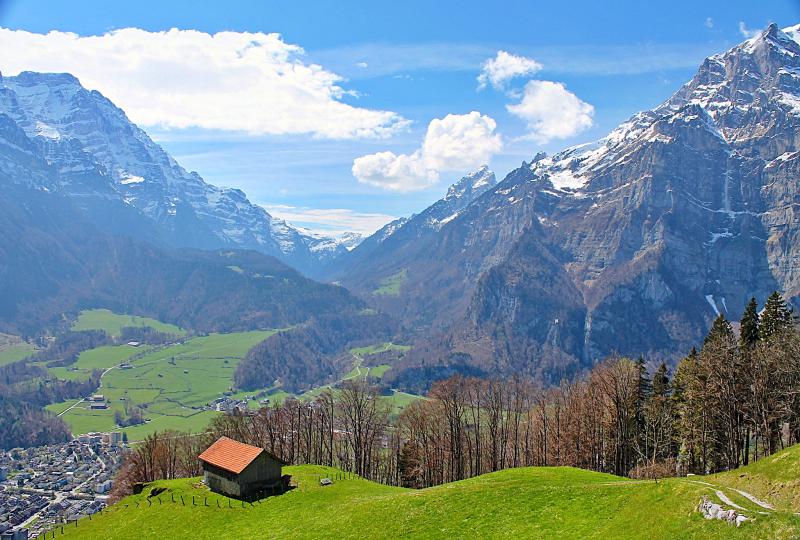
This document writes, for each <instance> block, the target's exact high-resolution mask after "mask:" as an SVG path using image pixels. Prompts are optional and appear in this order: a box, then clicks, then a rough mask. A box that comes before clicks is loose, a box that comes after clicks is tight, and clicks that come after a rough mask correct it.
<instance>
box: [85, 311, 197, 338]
mask: <svg viewBox="0 0 800 540" xmlns="http://www.w3.org/2000/svg"><path fill="white" fill-rule="evenodd" d="M125 327H135V328H144V327H149V328H152V329H154V330H156V331H158V332H164V333H165V334H175V335H179V336H183V335H185V334H186V332H185V331H184V330H182V329H180V328H178V327H177V326H175V325H174V324H167V323H163V322H161V321H157V320H155V319H151V318H149V317H138V316H136V315H119V314H117V313H113V312H112V311H109V310H107V309H90V310H86V311H81V313H80V315H78V319H77V320H76V321H75V323H73V325H72V329H73V330H75V331H80V330H103V331H105V332H106V333H107V334H108V335H110V336H113V337H118V336H119V335H120V333H121V332H122V329H123V328H125Z"/></svg>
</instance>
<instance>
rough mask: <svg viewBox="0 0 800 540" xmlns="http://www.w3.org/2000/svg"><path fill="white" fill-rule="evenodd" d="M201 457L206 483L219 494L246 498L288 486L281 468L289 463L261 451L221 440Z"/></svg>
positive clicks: (235, 442)
mask: <svg viewBox="0 0 800 540" xmlns="http://www.w3.org/2000/svg"><path fill="white" fill-rule="evenodd" d="M198 458H199V459H200V461H201V462H202V463H203V477H204V478H203V481H204V482H205V484H206V485H207V486H208V487H209V489H211V491H214V492H216V493H221V494H223V495H227V496H229V497H236V498H240V499H245V498H250V497H252V496H254V495H257V494H258V493H260V492H263V491H267V490H271V489H273V490H274V489H275V488H278V487H285V483H286V482H285V480H284V479H283V478H282V475H281V467H282V466H283V465H286V462H284V461H283V460H281V459H280V458H278V457H276V456H273V455H272V454H270V453H269V452H267V451H266V450H264V449H262V448H258V447H256V446H250V445H249V444H244V443H240V442H239V441H234V440H233V439H229V438H228V437H221V438H220V439H219V440H218V441H217V442H215V443H214V444H212V445H211V446H209V447H208V448H207V449H206V451H205V452H203V453H202V454H200V455H199V456H198Z"/></svg>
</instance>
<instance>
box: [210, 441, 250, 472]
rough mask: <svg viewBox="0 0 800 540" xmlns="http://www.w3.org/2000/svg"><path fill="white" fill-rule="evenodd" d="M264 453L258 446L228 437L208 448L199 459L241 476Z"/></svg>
mask: <svg viewBox="0 0 800 540" xmlns="http://www.w3.org/2000/svg"><path fill="white" fill-rule="evenodd" d="M263 451H264V450H262V449H261V448H258V447H257V446H250V445H249V444H244V443H240V442H239V441H234V440H233V439H229V438H228V437H220V438H219V440H218V441H217V442H215V443H214V444H212V445H211V446H209V447H208V448H206V451H205V452H203V453H202V454H200V455H199V456H197V457H198V458H199V459H200V460H201V461H205V462H206V463H208V464H210V465H214V466H216V467H219V468H220V469H225V470H226V471H229V472H232V473H234V474H239V473H240V472H242V471H243V470H245V468H246V467H247V466H248V465H250V464H251V463H252V462H253V460H254V459H256V458H257V457H258V456H259V455H260V454H261V452H263Z"/></svg>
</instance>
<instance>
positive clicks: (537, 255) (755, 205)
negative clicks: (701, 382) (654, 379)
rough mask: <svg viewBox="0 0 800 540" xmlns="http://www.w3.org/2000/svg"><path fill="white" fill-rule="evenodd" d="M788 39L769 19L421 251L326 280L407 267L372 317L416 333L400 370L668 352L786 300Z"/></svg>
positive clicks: (790, 262)
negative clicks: (395, 318)
mask: <svg viewBox="0 0 800 540" xmlns="http://www.w3.org/2000/svg"><path fill="white" fill-rule="evenodd" d="M798 39H800V32H799V31H798V27H794V28H789V29H786V30H780V29H778V28H777V27H775V26H774V25H773V26H770V27H769V28H768V29H766V30H765V31H764V32H762V33H761V34H760V35H759V36H756V37H755V38H753V39H750V40H748V41H746V42H744V43H742V44H740V45H738V46H737V47H734V48H733V49H731V50H730V51H728V52H726V53H724V54H721V55H717V56H713V57H711V58H708V59H707V60H706V61H705V62H704V63H703V65H702V66H701V68H700V69H699V71H698V73H697V75H696V76H695V77H694V78H693V79H692V80H691V81H689V82H688V83H687V84H686V85H685V86H684V87H683V88H681V89H680V90H679V91H678V92H677V93H676V94H675V95H674V96H673V97H672V98H671V99H669V100H668V101H667V102H666V103H664V104H663V105H661V106H660V107H657V108H656V109H654V110H651V111H645V112H642V113H639V114H637V115H635V116H634V117H632V118H631V119H630V120H629V121H627V122H625V123H623V124H622V125H621V126H619V127H618V128H617V129H615V130H614V131H613V132H612V133H610V134H609V135H608V136H607V137H606V138H604V139H602V140H600V141H597V142H595V143H592V144H588V145H583V146H579V147H575V148H570V149H567V150H565V151H563V152H560V153H558V154H556V155H554V156H545V155H537V156H536V157H535V158H534V159H533V161H532V162H531V163H523V164H522V167H520V168H519V169H517V170H515V171H513V172H512V173H511V174H509V175H508V176H507V177H506V178H505V179H504V180H503V181H502V182H501V183H499V184H498V185H497V186H495V187H493V188H492V189H491V190H489V191H487V192H486V193H485V194H483V195H482V196H480V197H478V198H477V199H476V200H474V201H472V202H471V203H470V204H469V205H468V206H466V208H464V209H462V210H461V211H460V212H459V213H458V215H456V216H455V217H453V218H452V219H451V220H449V221H448V222H447V223H445V224H443V225H442V226H441V227H439V229H438V230H437V231H436V233H435V234H433V235H431V236H430V237H427V238H426V239H425V241H424V246H423V247H422V248H421V249H420V248H410V247H409V246H408V243H404V244H402V245H399V246H395V247H394V251H393V252H392V253H387V254H385V255H383V256H382V258H381V259H379V261H376V262H375V263H372V262H367V263H366V266H362V267H361V268H360V269H359V270H358V271H355V272H353V273H351V274H349V275H347V276H346V277H345V278H344V279H343V280H342V281H343V283H344V284H345V285H347V286H350V287H352V288H354V289H355V290H358V291H360V292H362V293H363V294H368V292H369V290H370V287H372V286H373V285H374V283H375V282H376V281H378V280H380V279H381V278H383V277H385V276H387V275H390V274H392V273H393V272H396V271H397V270H398V268H399V267H403V268H406V269H407V273H406V281H405V282H404V284H403V286H402V288H401V294H400V295H399V297H398V298H396V299H394V302H393V303H391V304H387V305H385V306H384V307H386V308H387V309H393V310H394V311H395V313H398V314H400V315H402V316H403V317H404V318H405V319H406V320H407V321H408V326H409V327H419V326H421V325H423V326H425V327H426V328H431V330H430V331H429V332H428V335H427V336H425V337H422V336H419V335H418V341H419V344H418V347H417V349H416V351H417V352H416V353H412V354H409V355H407V356H406V358H405V360H404V362H405V363H406V365H405V368H406V370H407V371H409V370H414V369H416V368H418V367H419V366H420V365H423V364H424V365H427V366H430V365H431V363H434V364H435V363H449V364H463V365H464V366H466V367H469V368H470V369H471V368H474V367H476V366H477V367H481V368H483V369H487V370H490V371H491V370H495V371H496V370H500V371H505V372H520V371H522V372H528V373H532V374H539V375H542V376H543V377H545V378H549V379H550V380H557V379H558V378H559V377H561V376H564V375H566V374H570V373H574V372H575V371H579V370H581V369H583V368H586V367H589V366H591V364H592V363H593V362H595V361H597V360H598V359H601V358H602V357H604V356H606V355H608V354H611V353H613V352H619V353H622V354H636V355H638V354H649V355H651V356H652V357H655V358H658V357H663V358H675V357H677V356H678V355H681V354H683V353H685V352H686V351H687V350H688V349H689V348H690V347H691V346H692V345H695V344H698V343H699V342H700V341H701V339H702V336H703V335H704V334H705V332H706V330H707V329H708V326H709V324H710V322H711V320H712V319H713V317H714V316H716V314H717V313H724V314H726V315H727V316H729V317H730V318H732V319H736V318H738V317H739V316H740V314H741V310H742V308H743V306H744V304H745V302H746V300H747V299H749V297H750V296H753V295H754V296H756V297H757V298H758V299H759V300H760V301H763V300H764V299H765V298H766V296H767V295H768V294H769V293H770V292H771V291H772V290H775V289H777V290H780V291H782V292H783V293H784V295H786V296H787V297H788V298H790V299H792V301H793V302H795V304H797V300H798V297H800V288H799V287H798V286H799V285H800V265H798V253H800V242H798V240H799V239H798V230H800V229H799V226H800V223H799V222H798V210H800V196H799V194H798V190H800V177H799V176H798V167H799V166H800V164H799V163H798V157H800V152H798V150H800V147H799V146H798V143H800V141H799V140H798V136H799V135H800V44H798V41H797V40H798ZM406 226H407V225H406ZM403 228H405V226H404V227H403ZM402 230H403V229H402V228H401V229H400V231H402ZM394 236H397V235H396V234H395V235H394ZM368 241H369V240H368ZM368 241H367V242H368ZM386 245H387V246H388V245H389V244H388V243H387V244H386ZM411 254H413V256H410V255H411ZM390 261H394V262H390ZM431 336H432V337H431ZM397 373H400V370H398V371H397ZM398 377H400V378H401V379H402V377H403V375H402V374H399V375H398Z"/></svg>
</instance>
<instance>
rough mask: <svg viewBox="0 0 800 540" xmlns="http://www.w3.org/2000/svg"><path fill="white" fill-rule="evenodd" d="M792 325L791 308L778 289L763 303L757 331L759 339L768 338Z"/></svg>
mask: <svg viewBox="0 0 800 540" xmlns="http://www.w3.org/2000/svg"><path fill="white" fill-rule="evenodd" d="M791 327H792V310H791V309H790V308H788V307H787V306H786V301H785V300H784V299H783V296H781V294H780V293H779V292H778V291H775V292H773V293H772V294H771V295H769V298H767V301H766V303H765V304H764V312H763V313H762V314H761V324H760V325H759V333H760V335H761V339H769V338H771V337H772V336H774V335H775V334H778V333H780V332H782V331H784V330H787V329H789V328H791Z"/></svg>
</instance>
